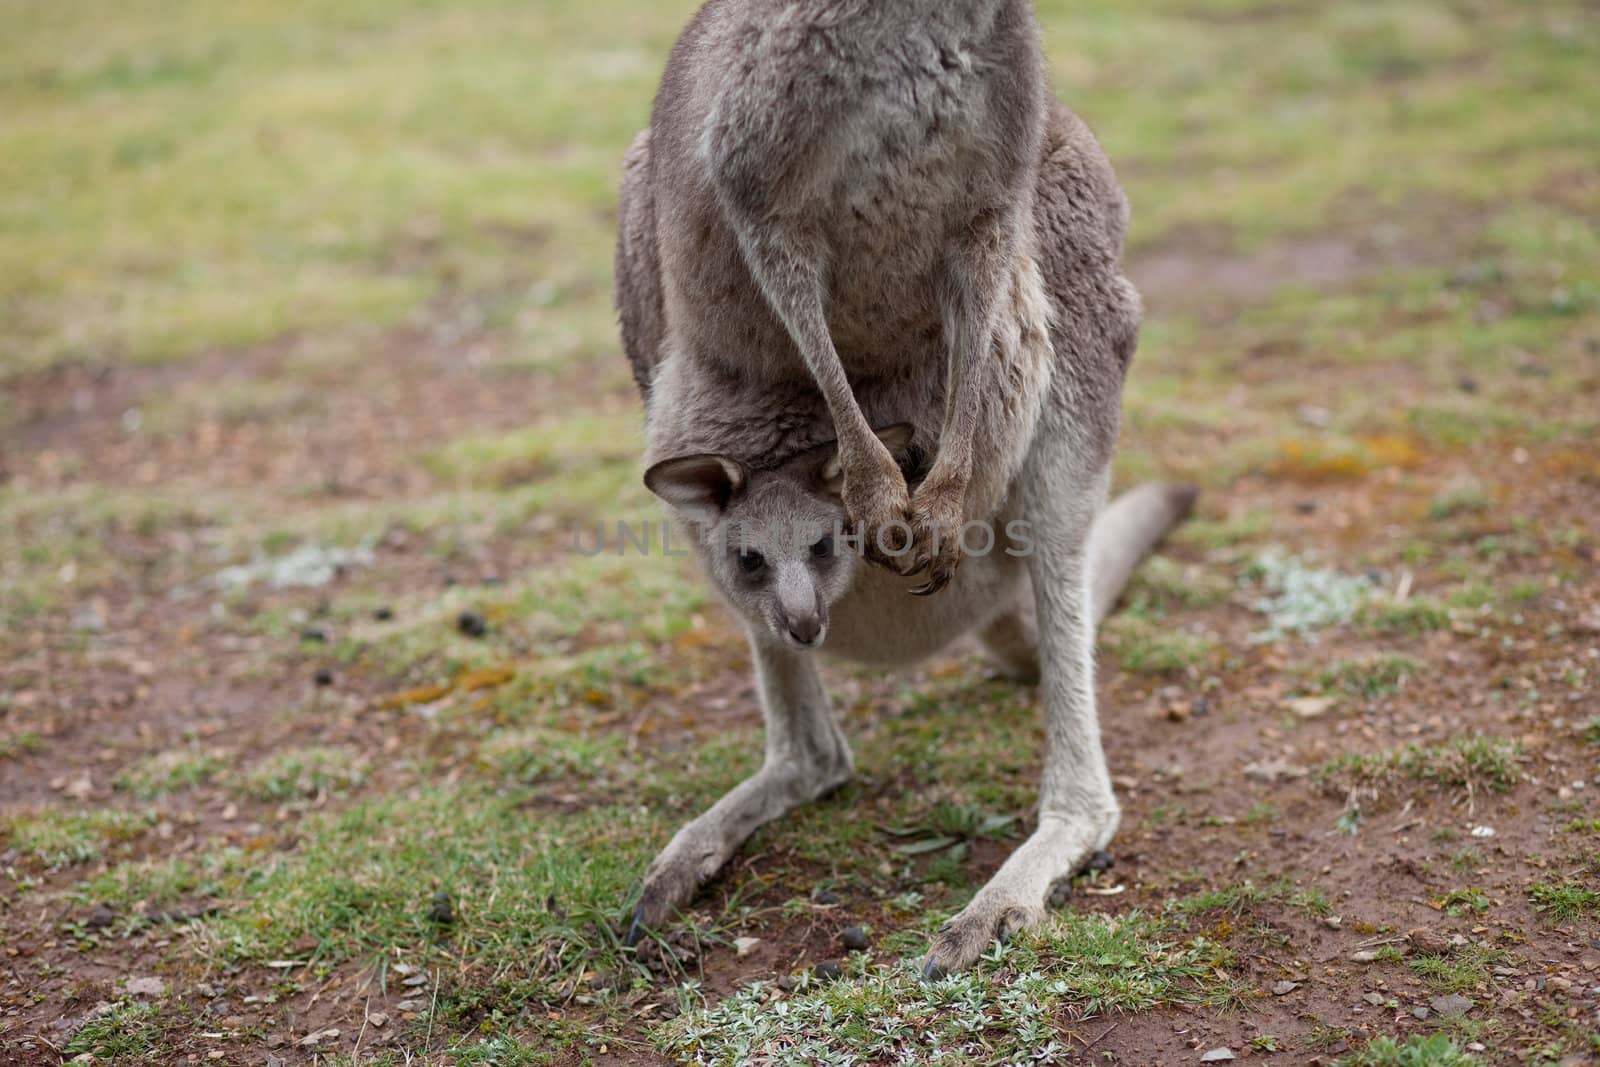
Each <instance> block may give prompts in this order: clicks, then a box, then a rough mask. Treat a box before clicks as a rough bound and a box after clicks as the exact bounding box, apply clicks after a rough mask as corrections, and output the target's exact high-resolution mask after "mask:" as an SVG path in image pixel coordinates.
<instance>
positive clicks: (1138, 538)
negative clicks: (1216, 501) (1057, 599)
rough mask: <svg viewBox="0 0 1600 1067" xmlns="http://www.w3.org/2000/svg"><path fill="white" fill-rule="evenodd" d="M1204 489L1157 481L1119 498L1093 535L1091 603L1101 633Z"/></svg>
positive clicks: (1091, 544)
mask: <svg viewBox="0 0 1600 1067" xmlns="http://www.w3.org/2000/svg"><path fill="white" fill-rule="evenodd" d="M1199 495H1200V490H1199V489H1197V488H1196V487H1195V486H1192V485H1164V484H1161V483H1159V482H1152V483H1149V484H1147V485H1141V486H1139V487H1138V488H1137V489H1131V490H1129V491H1128V492H1126V493H1124V494H1123V495H1122V496H1119V497H1117V499H1116V500H1113V501H1112V502H1111V503H1110V504H1109V505H1107V506H1106V508H1105V510H1104V511H1102V512H1101V513H1100V516H1099V518H1097V519H1095V521H1094V526H1093V528H1092V529H1090V531H1089V603H1090V606H1091V608H1092V609H1093V612H1094V625H1095V629H1099V628H1100V624H1101V623H1102V622H1104V621H1105V618H1106V616H1107V615H1109V614H1111V609H1112V608H1114V607H1116V604H1117V598H1118V597H1120V596H1122V590H1123V589H1124V588H1126V586H1127V584H1128V579H1129V578H1131V577H1132V576H1133V569H1134V568H1135V567H1137V566H1138V565H1139V561H1140V560H1142V559H1144V557H1145V556H1147V555H1149V554H1150V552H1151V551H1152V550H1153V549H1154V548H1155V547H1156V545H1158V544H1160V543H1161V539H1162V538H1164V537H1166V536H1167V531H1169V530H1171V529H1172V528H1173V527H1174V526H1176V525H1177V524H1178V523H1180V522H1182V521H1183V519H1184V518H1185V517H1186V516H1187V515H1188V514H1189V512H1190V510H1191V509H1193V507H1194V502H1195V498H1196V497H1198V496H1199Z"/></svg>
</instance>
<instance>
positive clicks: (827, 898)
mask: <svg viewBox="0 0 1600 1067" xmlns="http://www.w3.org/2000/svg"><path fill="white" fill-rule="evenodd" d="M811 899H813V900H815V901H816V902H817V903H818V904H821V905H822V906H823V907H825V908H829V907H832V906H833V905H835V904H837V903H839V894H838V893H835V892H834V891H833V890H831V889H824V890H821V891H820V892H818V893H817V894H816V896H814V897H812V898H811Z"/></svg>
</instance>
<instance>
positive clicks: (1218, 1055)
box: [1200, 1048, 1238, 1063]
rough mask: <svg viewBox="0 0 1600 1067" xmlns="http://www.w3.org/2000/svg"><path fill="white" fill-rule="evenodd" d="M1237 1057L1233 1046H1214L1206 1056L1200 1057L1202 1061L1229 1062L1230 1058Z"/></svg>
mask: <svg viewBox="0 0 1600 1067" xmlns="http://www.w3.org/2000/svg"><path fill="white" fill-rule="evenodd" d="M1237 1058H1238V1057H1236V1056H1234V1054H1233V1049H1231V1048H1214V1049H1212V1050H1211V1051H1210V1052H1208V1053H1206V1054H1205V1055H1204V1056H1201V1057H1200V1062H1201V1063H1227V1062H1228V1061H1229V1060H1233V1059H1237Z"/></svg>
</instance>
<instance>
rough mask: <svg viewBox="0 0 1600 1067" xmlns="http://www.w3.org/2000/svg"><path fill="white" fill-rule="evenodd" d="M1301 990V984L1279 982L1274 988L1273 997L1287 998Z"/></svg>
mask: <svg viewBox="0 0 1600 1067" xmlns="http://www.w3.org/2000/svg"><path fill="white" fill-rule="evenodd" d="M1299 988H1300V983H1299V982H1279V983H1278V984H1277V985H1275V986H1273V987H1272V995H1273V996H1275V997H1286V996H1288V995H1289V994H1290V993H1293V992H1294V991H1295V990H1296V989H1299Z"/></svg>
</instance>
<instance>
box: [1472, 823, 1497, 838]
mask: <svg viewBox="0 0 1600 1067" xmlns="http://www.w3.org/2000/svg"><path fill="white" fill-rule="evenodd" d="M1472 836H1473V837H1493V836H1494V827H1492V826H1474V827H1473V828H1472Z"/></svg>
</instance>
